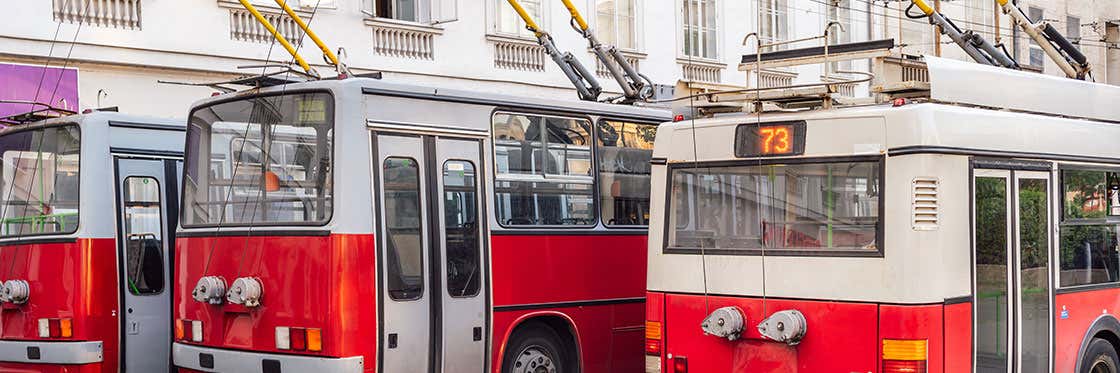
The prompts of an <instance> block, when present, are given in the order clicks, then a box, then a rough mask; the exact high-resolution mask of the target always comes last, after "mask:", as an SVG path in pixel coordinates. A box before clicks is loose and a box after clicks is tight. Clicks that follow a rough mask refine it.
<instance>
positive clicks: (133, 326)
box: [128, 321, 140, 335]
mask: <svg viewBox="0 0 1120 373" xmlns="http://www.w3.org/2000/svg"><path fill="white" fill-rule="evenodd" d="M128 334H129V335H139V334H140V322H137V321H129V322H128Z"/></svg>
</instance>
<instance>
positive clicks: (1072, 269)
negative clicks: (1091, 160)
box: [1058, 170, 1120, 286]
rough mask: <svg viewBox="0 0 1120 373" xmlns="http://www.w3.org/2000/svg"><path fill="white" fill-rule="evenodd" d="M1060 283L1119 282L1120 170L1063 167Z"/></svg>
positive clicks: (1064, 284)
mask: <svg viewBox="0 0 1120 373" xmlns="http://www.w3.org/2000/svg"><path fill="white" fill-rule="evenodd" d="M1062 192H1063V198H1064V200H1065V201H1064V203H1063V206H1064V209H1065V211H1064V213H1063V218H1064V219H1063V221H1062V224H1061V236H1060V252H1059V254H1058V255H1059V265H1060V269H1061V271H1060V275H1059V279H1060V284H1061V286H1076V285H1089V284H1101V283H1110V282H1117V281H1120V276H1118V272H1117V271H1118V270H1117V268H1118V267H1120V257H1118V252H1120V223H1118V221H1120V172H1113V171H1097V170H1062Z"/></svg>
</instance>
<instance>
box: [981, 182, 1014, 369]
mask: <svg viewBox="0 0 1120 373" xmlns="http://www.w3.org/2000/svg"><path fill="white" fill-rule="evenodd" d="M1007 187H1008V185H1007V178H1004V177H977V178H976V185H975V189H974V193H975V197H974V198H975V204H976V205H975V210H976V217H975V219H976V223H975V224H976V233H975V234H976V235H975V237H974V240H975V243H976V255H975V257H976V295H975V297H976V299H975V301H976V335H977V338H976V355H977V359H980V360H981V361H984V362H985V365H987V366H988V367H989V368H990V370H985V371H988V372H1007V353H1008V348H1007V333H1008V325H1009V324H1008V317H1007V316H1008V313H1007V307H1008V305H1009V303H1008V292H1007V289H1008V282H1007V277H1008V273H1007V269H1008V266H1007V249H1008V236H1007V232H1008V230H1007V221H1008V208H1007V207H1008V204H1009V203H1010V202H1009V200H1008V194H1007V189H1008V188H1007Z"/></svg>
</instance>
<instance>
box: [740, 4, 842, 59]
mask: <svg viewBox="0 0 1120 373" xmlns="http://www.w3.org/2000/svg"><path fill="white" fill-rule="evenodd" d="M759 7H761V9H759V10H760V11H761V12H762V24H761V25H760V26H759V28H758V31H759V38H760V39H762V44H769V43H774V42H778V41H783V40H789V1H788V0H760V1H759ZM830 8H834V7H830ZM774 49H779V50H780V49H786V46H785V45H783V46H779V47H777V48H770V50H774ZM764 51H765V50H764Z"/></svg>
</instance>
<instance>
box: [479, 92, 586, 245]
mask: <svg viewBox="0 0 1120 373" xmlns="http://www.w3.org/2000/svg"><path fill="white" fill-rule="evenodd" d="M493 133H494V159H495V165H494V167H495V180H496V182H495V183H494V188H495V191H496V193H497V195H496V196H495V197H496V205H497V211H496V213H497V214H498V221H499V222H500V223H502V224H503V225H591V224H594V221H595V217H596V215H595V209H594V199H593V189H592V185H593V180H594V179H593V176H592V174H591V173H592V166H591V123H590V122H588V121H586V120H581V119H572V118H561V117H551V116H540V115H525V114H507V113H497V114H495V115H494V118H493Z"/></svg>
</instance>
